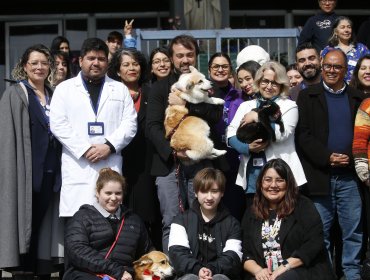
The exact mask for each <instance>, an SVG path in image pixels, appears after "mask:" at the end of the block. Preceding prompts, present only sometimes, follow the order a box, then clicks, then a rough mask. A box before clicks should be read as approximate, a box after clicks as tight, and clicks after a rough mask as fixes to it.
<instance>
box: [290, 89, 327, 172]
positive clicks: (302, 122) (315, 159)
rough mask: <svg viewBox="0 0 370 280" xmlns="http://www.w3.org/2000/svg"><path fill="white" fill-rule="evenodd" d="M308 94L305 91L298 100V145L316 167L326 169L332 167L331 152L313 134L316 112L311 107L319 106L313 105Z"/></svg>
mask: <svg viewBox="0 0 370 280" xmlns="http://www.w3.org/2000/svg"><path fill="white" fill-rule="evenodd" d="M306 93H307V91H306V90H303V91H302V92H301V93H300V95H299V97H298V100H297V105H298V115H299V120H298V124H297V128H296V145H297V146H298V147H299V149H300V151H301V152H302V153H303V154H304V156H305V157H307V158H308V159H309V160H310V161H311V162H312V163H313V164H314V165H315V166H317V167H320V168H326V167H328V166H329V165H330V155H331V151H329V150H328V148H327V147H326V146H325V145H324V144H323V143H322V142H321V141H320V140H319V139H317V137H316V136H315V135H314V134H313V131H312V124H311V121H312V118H313V114H314V112H313V111H312V110H310V107H313V106H315V105H319V104H316V103H315V104H312V102H310V100H309V99H308V94H306ZM322 125H326V124H325V123H322Z"/></svg>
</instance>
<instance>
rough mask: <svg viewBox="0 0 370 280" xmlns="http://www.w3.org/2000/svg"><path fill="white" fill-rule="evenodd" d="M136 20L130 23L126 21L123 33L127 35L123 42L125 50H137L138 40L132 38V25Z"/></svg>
mask: <svg viewBox="0 0 370 280" xmlns="http://www.w3.org/2000/svg"><path fill="white" fill-rule="evenodd" d="M133 22H134V20H133V19H132V20H131V21H130V22H128V21H127V20H125V26H124V27H123V33H124V34H125V39H124V40H123V45H124V47H125V48H134V49H136V39H135V38H134V37H132V28H133V26H132V24H133Z"/></svg>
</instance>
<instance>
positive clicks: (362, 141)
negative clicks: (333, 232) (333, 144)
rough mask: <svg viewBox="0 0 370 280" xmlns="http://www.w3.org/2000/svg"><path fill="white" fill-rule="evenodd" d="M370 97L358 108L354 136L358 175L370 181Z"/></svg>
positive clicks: (365, 180)
mask: <svg viewBox="0 0 370 280" xmlns="http://www.w3.org/2000/svg"><path fill="white" fill-rule="evenodd" d="M369 137H370V98H366V99H365V100H364V101H363V102H362V103H361V105H360V107H359V108H358V111H357V114H356V120H355V130H354V136H353V146H352V148H353V157H354V160H355V167H356V172H357V175H358V177H359V178H360V180H361V181H363V182H367V183H370V182H369V158H370V145H369Z"/></svg>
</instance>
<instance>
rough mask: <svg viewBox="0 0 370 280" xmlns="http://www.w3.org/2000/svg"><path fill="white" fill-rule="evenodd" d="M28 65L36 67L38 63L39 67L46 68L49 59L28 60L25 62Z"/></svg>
mask: <svg viewBox="0 0 370 280" xmlns="http://www.w3.org/2000/svg"><path fill="white" fill-rule="evenodd" d="M27 64H28V65H30V66H31V68H32V69H37V68H38V67H39V65H40V68H48V67H49V66H50V63H49V61H30V62H27Z"/></svg>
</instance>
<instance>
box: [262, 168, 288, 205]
mask: <svg viewBox="0 0 370 280" xmlns="http://www.w3.org/2000/svg"><path fill="white" fill-rule="evenodd" d="M261 191H262V195H263V196H264V197H265V198H266V199H267V201H268V203H269V208H270V209H276V207H277V205H278V204H279V203H280V202H281V201H282V200H283V199H284V197H285V194H286V191H287V184H286V181H285V179H283V178H281V176H280V175H279V174H278V173H277V172H276V170H275V169H274V168H269V169H267V170H266V172H265V174H264V176H263V178H262V189H261Z"/></svg>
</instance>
